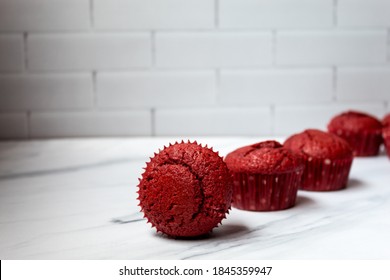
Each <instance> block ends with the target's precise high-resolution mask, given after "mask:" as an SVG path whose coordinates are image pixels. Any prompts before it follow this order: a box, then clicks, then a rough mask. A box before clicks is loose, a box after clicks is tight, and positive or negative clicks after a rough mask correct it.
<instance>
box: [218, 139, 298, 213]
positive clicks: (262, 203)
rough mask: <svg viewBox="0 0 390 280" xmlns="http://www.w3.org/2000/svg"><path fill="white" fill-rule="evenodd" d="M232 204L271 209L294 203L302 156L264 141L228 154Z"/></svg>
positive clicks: (287, 206) (227, 161) (254, 209)
mask: <svg viewBox="0 0 390 280" xmlns="http://www.w3.org/2000/svg"><path fill="white" fill-rule="evenodd" d="M225 162H226V164H227V166H228V168H229V170H230V171H231V172H232V174H233V203H232V205H233V206H234V207H236V208H238V209H242V210H252V211H273V210H282V209H286V208H290V207H292V206H294V205H295V201H296V197H297V192H298V186H299V183H300V180H301V176H302V173H303V168H304V164H303V160H302V158H301V157H300V156H299V155H297V154H295V153H293V152H291V151H289V150H287V149H285V148H283V146H282V145H281V144H280V143H278V142H276V141H265V142H260V143H256V144H253V145H250V146H245V147H242V148H239V149H237V150H235V151H233V152H231V153H229V154H228V155H227V156H226V158H225Z"/></svg>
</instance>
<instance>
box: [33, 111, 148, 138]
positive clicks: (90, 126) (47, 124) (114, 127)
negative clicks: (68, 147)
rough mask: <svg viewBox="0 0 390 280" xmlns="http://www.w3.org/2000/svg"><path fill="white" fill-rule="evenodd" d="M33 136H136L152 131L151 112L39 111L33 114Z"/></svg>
mask: <svg viewBox="0 0 390 280" xmlns="http://www.w3.org/2000/svg"><path fill="white" fill-rule="evenodd" d="M30 121H31V123H30V129H31V136H32V137H38V138H42V137H76V136H84V137H92V136H117V135H123V136H136V135H141V136H145V135H150V134H151V119H150V114H149V112H148V111H145V110H134V111H131V112H121V111H117V112H78V111H74V112H55V113H52V112H38V113H33V114H32V115H31V120H30Z"/></svg>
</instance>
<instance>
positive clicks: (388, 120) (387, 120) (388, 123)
mask: <svg viewBox="0 0 390 280" xmlns="http://www.w3.org/2000/svg"><path fill="white" fill-rule="evenodd" d="M382 124H383V126H384V127H390V114H387V115H386V116H385V117H384V118H383V121H382Z"/></svg>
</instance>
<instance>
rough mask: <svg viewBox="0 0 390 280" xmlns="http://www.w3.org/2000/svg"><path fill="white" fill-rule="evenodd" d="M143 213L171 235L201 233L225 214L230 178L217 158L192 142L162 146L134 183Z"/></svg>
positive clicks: (157, 227) (211, 151) (222, 163)
mask: <svg viewBox="0 0 390 280" xmlns="http://www.w3.org/2000/svg"><path fill="white" fill-rule="evenodd" d="M138 194H139V197H138V199H139V201H140V206H141V208H142V211H143V212H144V214H145V217H146V218H147V219H148V221H149V222H150V223H152V225H153V226H155V227H156V229H157V231H161V232H163V233H165V234H167V235H169V236H173V237H194V236H199V235H204V234H206V233H208V232H210V231H211V230H212V229H213V228H214V227H216V226H217V225H218V224H219V223H220V222H221V220H222V219H224V218H225V216H226V214H227V213H228V210H229V209H230V205H231V199H232V178H231V175H230V173H229V170H228V168H227V166H226V164H225V162H224V161H223V159H222V158H221V157H220V156H219V155H218V154H217V153H216V152H214V151H213V150H212V149H209V148H207V147H202V146H200V145H198V144H197V143H196V142H195V143H184V142H182V143H180V144H179V143H176V144H174V145H170V146H169V147H165V148H164V149H163V150H162V151H160V152H159V153H158V154H155V156H154V157H153V158H151V159H150V162H148V163H147V165H146V168H145V172H144V173H143V174H142V179H140V183H139V191H138Z"/></svg>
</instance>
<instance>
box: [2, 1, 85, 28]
mask: <svg viewBox="0 0 390 280" xmlns="http://www.w3.org/2000/svg"><path fill="white" fill-rule="evenodd" d="M89 5H90V3H89V0H54V1H53V0H0V31H6V32H8V31H38V32H40V31H53V30H59V31H62V30H85V29H88V28H89V27H90V8H89Z"/></svg>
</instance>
